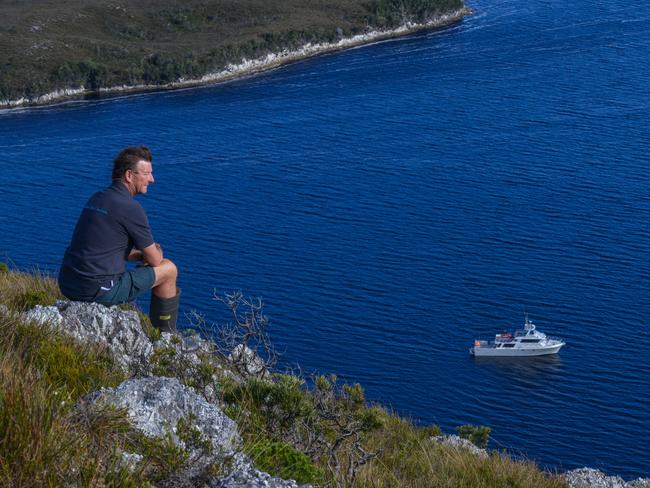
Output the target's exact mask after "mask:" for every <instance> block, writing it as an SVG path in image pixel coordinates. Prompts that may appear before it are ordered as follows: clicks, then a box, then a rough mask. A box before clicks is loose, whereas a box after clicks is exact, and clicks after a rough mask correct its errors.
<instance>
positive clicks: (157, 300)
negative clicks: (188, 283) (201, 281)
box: [149, 288, 181, 333]
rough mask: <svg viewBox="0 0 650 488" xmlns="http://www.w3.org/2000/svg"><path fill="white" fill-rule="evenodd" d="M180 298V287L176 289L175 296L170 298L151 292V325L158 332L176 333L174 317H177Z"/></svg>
mask: <svg viewBox="0 0 650 488" xmlns="http://www.w3.org/2000/svg"><path fill="white" fill-rule="evenodd" d="M180 299H181V289H180V288H177V289H176V296H175V297H172V298H161V297H159V296H156V295H154V294H153V293H152V294H151V305H150V306H149V319H151V325H153V326H154V327H155V328H156V329H158V330H160V332H170V333H176V318H177V317H178V304H179V302H180Z"/></svg>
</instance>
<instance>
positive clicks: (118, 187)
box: [111, 180, 133, 198]
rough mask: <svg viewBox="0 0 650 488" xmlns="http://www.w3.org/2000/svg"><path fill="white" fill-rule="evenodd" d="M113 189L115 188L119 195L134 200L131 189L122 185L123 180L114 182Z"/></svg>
mask: <svg viewBox="0 0 650 488" xmlns="http://www.w3.org/2000/svg"><path fill="white" fill-rule="evenodd" d="M111 188H113V189H114V190H115V191H117V192H118V193H121V194H123V195H126V196H128V197H130V198H133V196H132V195H131V192H129V189H128V188H127V187H126V185H125V184H124V183H122V180H113V184H112V185H111Z"/></svg>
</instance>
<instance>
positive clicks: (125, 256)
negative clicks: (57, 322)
mask: <svg viewBox="0 0 650 488" xmlns="http://www.w3.org/2000/svg"><path fill="white" fill-rule="evenodd" d="M152 159H153V158H152V157H151V151H149V149H148V148H147V147H144V146H141V147H127V148H126V149H123V150H122V151H120V153H119V154H118V155H117V157H116V158H115V161H113V184H112V185H111V186H109V187H108V188H106V189H105V190H102V191H100V192H97V193H95V194H94V195H93V196H92V197H90V200H88V202H87V203H86V205H85V206H84V208H83V210H82V212H81V216H80V217H79V221H78V222H77V226H76V227H75V230H74V234H73V235H72V242H71V243H70V246H69V247H68V248H67V249H66V251H65V255H64V257H63V264H62V265H61V271H60V272H59V287H60V288H61V292H62V293H63V294H64V295H65V296H66V297H68V298H69V299H70V300H76V301H84V302H97V303H101V304H102V305H106V306H110V305H115V304H118V303H125V302H130V301H133V300H134V299H135V298H136V297H137V296H138V295H141V294H142V293H145V292H147V291H148V290H149V289H152V294H151V307H150V309H149V317H150V318H151V323H152V324H153V325H154V327H156V328H158V329H160V330H161V331H163V332H175V331H176V317H177V315H178V303H179V298H180V290H179V289H178V288H176V277H177V274H178V272H177V270H176V265H175V264H174V263H172V262H171V261H170V260H169V259H165V258H163V252H162V248H161V247H160V245H159V244H157V243H156V242H154V240H153V237H152V235H151V229H150V228H149V221H148V220H147V215H146V214H145V211H144V209H143V208H142V206H141V205H140V204H139V203H138V202H137V201H136V200H135V199H134V198H133V197H134V196H135V195H141V194H142V195H144V194H145V193H147V187H148V185H149V183H153V182H154V178H153V173H152ZM127 260H128V261H141V262H142V263H143V265H142V266H138V267H136V268H135V269H132V270H126V261H127Z"/></svg>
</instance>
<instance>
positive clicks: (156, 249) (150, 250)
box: [129, 242, 163, 267]
mask: <svg viewBox="0 0 650 488" xmlns="http://www.w3.org/2000/svg"><path fill="white" fill-rule="evenodd" d="M134 252H140V253H141V254H142V258H141V259H142V261H143V262H145V263H147V264H148V265H149V266H154V267H156V266H160V263H161V262H162V260H163V252H162V247H160V244H158V243H157V242H154V243H153V244H152V245H151V246H148V247H145V248H144V249H143V250H142V251H131V254H129V259H131V255H132V254H133V253H134Z"/></svg>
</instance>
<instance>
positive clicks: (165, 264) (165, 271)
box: [154, 259, 178, 286]
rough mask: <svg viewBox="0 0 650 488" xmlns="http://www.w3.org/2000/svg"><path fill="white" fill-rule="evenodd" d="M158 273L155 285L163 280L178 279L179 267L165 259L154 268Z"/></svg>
mask: <svg viewBox="0 0 650 488" xmlns="http://www.w3.org/2000/svg"><path fill="white" fill-rule="evenodd" d="M154 272H155V273H156V281H155V284H154V286H156V285H159V284H161V283H163V282H170V281H172V280H173V281H176V278H177V277H178V268H177V267H176V265H175V264H174V263H173V262H172V261H170V260H169V259H163V260H162V262H161V263H160V265H159V266H156V267H155V268H154Z"/></svg>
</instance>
